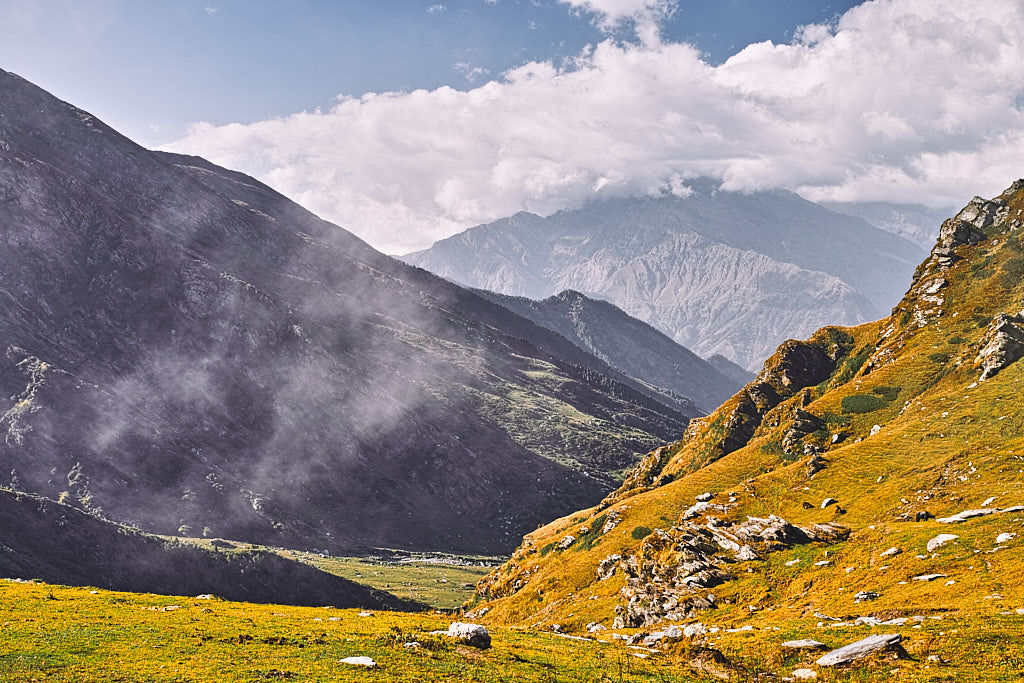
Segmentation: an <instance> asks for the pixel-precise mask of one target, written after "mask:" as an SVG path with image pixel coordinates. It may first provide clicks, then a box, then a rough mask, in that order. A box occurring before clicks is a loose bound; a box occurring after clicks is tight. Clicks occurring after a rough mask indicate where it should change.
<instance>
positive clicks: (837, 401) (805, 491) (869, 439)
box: [478, 181, 1024, 680]
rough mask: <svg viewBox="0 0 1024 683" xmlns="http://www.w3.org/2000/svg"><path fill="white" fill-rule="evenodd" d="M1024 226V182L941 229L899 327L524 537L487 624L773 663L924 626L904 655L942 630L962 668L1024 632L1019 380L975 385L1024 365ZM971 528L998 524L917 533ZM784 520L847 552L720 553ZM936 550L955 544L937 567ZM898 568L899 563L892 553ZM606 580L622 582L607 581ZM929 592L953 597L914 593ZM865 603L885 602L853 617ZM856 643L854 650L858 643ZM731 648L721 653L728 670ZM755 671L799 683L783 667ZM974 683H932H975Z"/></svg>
mask: <svg viewBox="0 0 1024 683" xmlns="http://www.w3.org/2000/svg"><path fill="white" fill-rule="evenodd" d="M1022 216H1024V182H1021V181H1019V182H1018V183H1016V184H1014V186H1013V187H1012V188H1010V190H1008V191H1007V192H1006V193H1004V194H1003V195H1002V196H1001V197H999V198H997V199H996V200H994V201H992V202H985V201H983V200H975V201H974V202H972V204H971V205H969V206H968V207H967V208H965V209H964V211H962V212H961V214H959V215H958V217H957V218H956V219H951V220H950V221H947V222H946V223H945V224H943V227H942V232H941V236H940V240H939V243H938V244H937V245H936V248H935V249H934V250H933V252H932V254H931V256H930V257H929V258H928V260H926V261H925V263H924V264H922V265H921V266H920V267H919V268H918V270H917V273H916V275H915V278H914V282H913V284H912V286H911V288H910V290H909V291H908V293H907V295H906V297H905V298H904V299H903V301H902V302H900V304H899V305H898V306H897V307H896V308H895V309H894V311H893V314H892V316H891V317H890V318H888V319H885V320H882V321H879V322H875V323H871V324H867V325H862V326H859V327H855V328H826V329H823V330H821V331H819V332H818V333H816V334H815V335H814V336H813V337H812V338H811V339H810V340H808V341H807V342H787V343H786V344H784V345H783V346H782V347H780V349H779V351H778V352H777V353H776V354H775V356H773V357H772V358H771V359H769V360H768V361H767V362H766V363H765V367H764V370H763V371H762V372H761V374H760V375H759V376H758V377H757V378H756V379H755V380H754V382H752V383H751V384H749V385H748V386H747V387H746V388H745V389H744V390H743V391H741V392H740V393H738V394H737V395H736V396H734V397H733V398H732V399H730V400H729V401H727V402H726V403H725V404H724V405H723V406H722V407H721V408H719V409H718V410H717V411H715V412H714V413H713V414H712V415H710V416H708V417H707V418H705V419H703V420H700V421H694V422H693V423H691V426H690V427H689V428H688V430H687V432H686V434H685V436H684V438H683V439H682V440H681V441H679V442H677V443H675V444H673V445H671V446H669V447H666V448H664V449H659V450H658V451H655V452H654V453H652V454H650V455H649V456H647V458H645V460H644V461H643V462H642V463H641V465H640V466H638V468H637V469H635V470H634V471H633V472H632V473H631V474H630V476H629V477H628V478H627V480H626V483H625V484H624V485H623V487H622V488H621V489H620V490H619V491H617V492H616V493H614V494H612V495H611V496H609V497H608V498H607V499H606V500H605V502H604V503H602V504H601V505H600V506H597V507H595V508H592V509H590V510H585V511H581V512H579V513H577V514H575V515H571V516H568V517H565V518H563V519H560V520H557V521H555V522H553V523H551V524H549V525H547V526H545V527H542V528H541V529H538V530H537V531H536V532H534V533H531V534H529V535H527V536H526V538H525V539H524V542H523V545H522V546H521V547H520V548H519V550H517V551H516V553H515V554H514V555H513V557H512V559H511V560H510V561H509V562H508V563H506V564H505V565H504V566H503V567H501V568H500V569H498V570H497V571H496V572H495V573H493V574H492V575H491V576H489V577H488V578H487V579H485V580H484V581H483V582H482V583H481V585H480V590H479V607H485V608H486V609H487V612H486V617H485V618H487V619H491V620H494V621H495V622H501V623H510V624H517V625H524V626H536V627H540V628H548V627H550V625H551V624H559V626H560V627H561V628H563V629H566V630H567V631H568V632H571V633H581V632H584V631H585V630H586V629H585V627H586V625H587V624H588V623H591V622H597V623H601V624H603V625H604V626H606V627H608V628H609V629H611V628H612V627H613V626H616V625H618V626H627V628H624V629H618V630H619V631H620V632H622V633H633V632H634V631H635V630H636V628H628V626H629V625H630V624H631V623H632V625H633V626H634V627H639V628H642V629H643V630H651V629H654V628H662V627H664V626H666V625H668V624H669V623H679V624H685V623H693V622H703V623H704V624H705V625H708V626H711V625H715V626H719V627H722V628H727V627H728V628H740V627H744V626H748V625H749V626H750V627H752V628H753V629H755V630H761V629H765V628H769V629H773V628H780V629H782V631H780V632H779V633H778V634H777V635H776V636H771V637H768V638H764V637H763V636H762V637H760V638H759V639H758V640H759V642H762V645H761V646H751V647H755V649H756V648H757V647H765V648H768V649H771V648H773V647H774V648H778V643H780V642H781V641H782V640H784V639H786V637H787V636H793V637H796V636H799V637H812V638H817V639H818V640H823V641H826V642H829V640H827V639H826V636H828V637H829V638H831V639H832V640H833V641H835V640H839V638H837V637H836V636H837V635H838V634H836V633H835V632H834V626H832V624H835V623H840V624H851V623H852V622H853V621H854V620H855V619H856V618H858V617H877V618H878V619H880V620H883V621H884V620H888V619H892V618H896V617H907V618H911V617H915V616H916V617H924V621H923V622H921V623H922V624H924V626H922V628H920V629H914V630H913V631H911V632H910V641H909V643H910V644H909V645H907V644H906V643H905V644H904V645H905V647H906V648H908V650H909V649H910V648H918V649H920V648H924V649H925V650H927V649H928V648H931V647H933V646H936V647H937V645H938V641H936V640H935V637H934V636H927V635H926V634H927V629H926V628H925V627H926V626H927V625H928V624H930V623H931V621H932V617H941V618H942V620H943V622H942V623H947V628H943V629H942V631H943V632H944V634H945V635H943V636H942V638H946V639H947V641H948V645H949V647H950V648H952V649H956V647H959V645H963V646H964V647H968V646H967V645H966V644H964V643H961V642H960V641H961V640H963V639H967V640H970V639H971V638H973V637H975V636H973V635H969V634H972V633H976V632H977V629H978V628H981V625H982V624H984V623H986V622H988V623H1000V624H1004V628H1013V629H1018V630H1019V628H1020V625H1021V620H1022V617H1021V616H1020V615H1018V614H1017V613H1016V612H1015V611H1014V610H1016V609H1019V608H1022V607H1024V566H1022V564H1021V562H1020V557H1021V544H1022V543H1024V510H1014V509H1013V508H1014V507H1015V506H1018V505H1021V504H1024V410H1022V408H1021V402H1020V392H1021V388H1022V380H1024V361H1021V362H1011V363H1008V364H1007V365H1006V367H1005V368H1003V369H1001V371H999V372H998V374H995V375H994V376H991V377H988V378H987V379H985V380H984V381H981V380H980V377H981V375H982V372H983V368H984V367H985V364H986V363H989V364H991V363H994V362H995V359H997V358H999V356H1000V354H1002V355H1003V356H1004V358H1003V360H1012V358H1013V357H1014V356H1015V354H1016V351H1015V349H1016V350H1017V351H1019V350H1021V349H1020V348H1017V347H1015V346H1014V342H1013V340H1012V337H1013V335H1014V334H1017V332H1014V329H1016V328H1015V326H1016V325H1017V323H1016V322H1013V321H1010V322H1009V323H1008V322H1007V319H1004V318H999V317H998V316H999V314H1009V315H1015V314H1017V313H1018V312H1019V311H1021V309H1022V308H1024V279H1022V275H1024V244H1022V239H1024V229H1022V226H1024V220H1022ZM1007 325H1008V326H1009V328H1013V329H1009V332H1007V329H1008V328H1007ZM1000 330H1003V335H1002V337H1000V334H999V332H1000ZM1020 330H1024V328H1020ZM1007 335H1008V336H1007ZM1000 339H1002V341H1003V345H1002V348H1001V350H1000V349H996V353H995V354H992V353H991V352H992V351H993V344H995V346H999V340H1000ZM1007 339H1009V341H1007ZM993 340H995V342H993ZM1021 348H1024V347H1021ZM986 357H987V358H988V361H986V360H985V358H986ZM703 493H714V494H716V497H715V498H714V499H713V500H711V501H710V504H711V505H715V506H721V507H712V508H705V509H703V510H702V509H700V508H696V509H691V506H693V505H694V504H695V502H696V497H697V496H698V495H701V494H703ZM829 498H832V499H835V500H836V501H837V503H826V500H827V499H829ZM990 499H991V500H990ZM823 503H825V505H824V507H823ZM1007 508H1010V509H1009V510H1007ZM969 509H986V510H989V511H991V510H998V511H999V512H996V513H994V514H986V515H984V516H977V517H973V518H970V519H967V520H966V521H963V522H961V523H942V522H940V521H936V520H934V519H929V520H927V521H921V522H915V521H914V520H915V518H916V516H917V515H918V513H925V512H927V513H930V514H931V515H934V516H937V517H939V518H942V517H947V516H951V515H955V514H956V513H959V512H961V511H964V510H969ZM688 510H689V513H687V511H688ZM769 515H778V516H780V517H782V518H784V519H785V520H788V521H789V522H791V523H792V524H794V525H799V526H801V527H804V528H805V529H812V525H814V524H822V523H831V524H834V525H836V526H835V527H830V528H832V529H842V530H843V532H844V533H846V532H848V534H849V535H848V538H847V539H846V540H840V538H841V536H842V535H841V534H836V535H835V536H834V537H832V538H829V539H828V540H827V541H824V542H821V541H819V542H809V543H808V542H803V541H801V542H797V543H776V542H774V541H771V542H768V541H765V540H764V539H762V538H756V539H754V540H753V541H750V543H749V547H750V550H751V552H752V553H753V555H754V557H755V558H756V559H740V558H741V555H740V554H739V553H735V552H733V551H729V550H727V549H726V548H725V547H722V546H720V545H717V541H715V540H714V538H713V537H725V536H728V535H729V534H736V533H740V532H742V531H743V529H744V528H745V527H744V522H745V521H746V520H747V517H748V516H756V517H761V518H765V517H768V516H769ZM659 529H660V530H662V531H658V530H659ZM943 533H945V534H952V535H955V536H957V538H955V539H953V540H951V541H949V542H947V543H946V544H944V545H941V546H934V547H933V548H931V549H929V548H928V547H927V546H928V545H929V541H931V540H932V539H934V538H935V537H936V536H938V535H939V534H943ZM1001 534H1006V535H1007V536H1002V537H1001V538H1002V540H1000V541H998V542H997V540H996V539H997V537H999V536H1000V535H1001ZM1013 534H1015V535H1013ZM569 537H572V540H571V541H570V540H568V539H569ZM695 538H698V539H700V538H703V539H705V540H706V541H707V543H709V544H710V547H708V548H703V546H700V544H699V543H698V541H696V540H694V539H695ZM773 546H774V547H773ZM890 548H897V549H898V552H896V551H893V552H890V553H889V554H883V553H885V551H887V550H888V549H890ZM695 549H696V550H695ZM615 555H619V556H621V559H616V558H615V557H614V556H615ZM602 562H604V563H605V564H604V565H603V567H602ZM599 568H602V569H603V570H604V571H605V573H606V574H607V573H608V571H609V570H610V569H611V568H614V569H615V571H614V574H612V575H611V576H610V577H608V578H604V579H601V578H599V576H598V571H599ZM701 572H704V574H701ZM929 574H931V575H934V574H941V575H942V576H939V577H930V578H931V580H927V579H923V578H922V579H915V577H927V576H928V575H929ZM861 592H866V593H870V594H871V595H867V596H861V597H862V599H861V600H860V601H858V600H857V598H856V597H855V596H856V595H857V594H858V593H861ZM709 594H713V596H714V597H713V599H711V598H710V597H709ZM583 596H586V597H585V598H583V599H581V598H582V597H583ZM702 602H703V603H704V604H703V606H704V607H708V606H709V605H708V603H710V608H702V605H701V603H702ZM677 603H678V604H677ZM479 607H478V609H479ZM822 614H824V615H827V616H829V617H834V618H836V619H838V620H839V621H837V622H832V621H830V620H829V619H826V618H823V617H821V616H816V615H822ZM616 617H618V618H619V621H618V622H617V621H616ZM645 620H646V622H645ZM946 620H953V621H954V622H955V623H957V624H958V626H957V627H956V629H955V630H952V629H949V628H948V622H947V621H946ZM935 621H938V620H935ZM623 622H625V623H623ZM913 623H914V622H907V624H905V625H904V626H910V628H913V626H911V624H913ZM641 624H643V625H642V626H641ZM845 628H846V629H848V630H849V629H854V630H855V629H857V628H859V629H860V630H862V631H863V630H865V629H864V627H853V626H847V627H845ZM901 628H903V627H901ZM894 629H895V630H900V629H899V628H895V627H889V630H894ZM854 630H850V632H849V634H847V632H846V630H844V631H842V633H843V635H844V638H843V639H842V640H845V641H846V642H849V641H850V640H853V639H855V638H853V637H852V636H853V633H854ZM867 630H871V629H867ZM874 631H875V632H879V629H878V628H875V629H874ZM956 633H959V635H957V637H956V638H952V636H951V634H956ZM730 639H731V636H726V637H722V636H715V637H712V638H709V641H715V642H717V641H721V642H720V645H721V646H722V647H723V648H725V649H728V643H729V642H730ZM983 640H984V639H983ZM954 641H955V642H954ZM697 642H701V638H697ZM1003 642H1005V641H1004V640H1003V638H1002V637H1001V636H999V635H998V634H997V633H995V634H993V635H992V637H991V638H990V639H989V640H987V641H985V642H982V643H976V644H975V646H972V647H974V648H975V649H974V650H973V654H970V655H969V656H968V655H964V656H965V657H966V660H965V661H977V662H978V663H981V664H985V666H995V665H994V664H993V663H994V662H997V661H998V658H999V656H1000V652H999V648H1000V647H1001V645H1000V644H1001V643H1003ZM830 644H831V643H830ZM716 647H717V645H716ZM730 656H735V657H739V658H743V657H746V656H749V651H747V650H746V646H744V648H741V651H739V652H735V653H734V654H733V655H730ZM955 656H957V655H954V654H952V652H949V651H946V650H943V653H942V657H944V658H946V659H950V658H951V657H955ZM927 665H929V664H928V662H927V659H926V658H925V657H917V658H916V661H913V660H906V663H904V664H901V665H899V666H900V667H911V669H912V670H913V671H914V672H915V673H914V674H913V675H914V676H915V677H917V676H921V677H923V678H927V677H928V676H930V675H931V674H926V672H925V669H924V668H923V667H925V666H927ZM762 666H764V667H767V669H766V670H772V671H774V672H775V673H788V672H786V671H784V670H783V669H784V668H785V667H784V666H781V664H780V662H775V663H774V664H772V663H771V661H766V663H764V664H762ZM787 666H788V665H787ZM748 672H749V670H748ZM819 673H820V674H822V675H825V674H824V673H823V672H821V671H819ZM968 673H969V672H966V671H964V672H960V674H959V675H958V674H957V673H956V672H955V671H954V670H948V671H947V670H943V671H942V672H941V673H940V672H936V675H940V678H941V679H942V680H950V678H948V676H949V675H954V676H955V677H956V680H972V679H971V678H970V675H968ZM960 675H963V678H961V677H959V676H960ZM974 675H976V676H978V680H997V679H999V676H1001V675H1002V674H1001V673H1000V672H999V670H998V668H995V669H986V670H985V672H984V674H982V673H981V672H977V673H975V674H974ZM915 679H916V678H915Z"/></svg>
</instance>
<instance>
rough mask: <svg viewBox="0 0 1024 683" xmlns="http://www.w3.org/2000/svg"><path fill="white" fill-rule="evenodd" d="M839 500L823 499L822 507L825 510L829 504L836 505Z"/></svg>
mask: <svg viewBox="0 0 1024 683" xmlns="http://www.w3.org/2000/svg"><path fill="white" fill-rule="evenodd" d="M838 502H839V501H838V500H836V499H835V498H826V499H825V500H823V501H821V509H822V510H824V509H825V508H827V507H828V506H829V505H835V504H836V503H838Z"/></svg>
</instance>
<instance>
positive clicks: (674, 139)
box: [167, 0, 1024, 253]
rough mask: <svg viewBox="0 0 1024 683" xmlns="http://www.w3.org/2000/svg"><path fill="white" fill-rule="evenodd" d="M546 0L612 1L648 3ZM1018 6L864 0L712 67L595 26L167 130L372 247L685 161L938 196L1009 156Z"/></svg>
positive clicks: (865, 190)
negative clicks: (519, 52)
mask: <svg viewBox="0 0 1024 683" xmlns="http://www.w3.org/2000/svg"><path fill="white" fill-rule="evenodd" d="M565 1H566V2H569V3H570V4H575V5H578V6H583V5H586V6H587V7H586V9H588V10H592V11H594V10H596V11H598V12H603V15H602V16H606V17H609V18H613V19H614V18H621V17H624V16H626V17H629V16H633V15H634V13H635V12H643V11H647V10H650V9H651V8H652V7H657V6H658V5H659V3H654V2H645V0H565ZM616 8H619V9H616ZM1020 26H1024V0H979V1H977V2H972V3H964V2H961V1H960V0H875V1H873V2H867V3H865V4H863V5H860V6H858V7H855V8H853V9H852V10H850V11H849V12H847V13H846V14H845V15H843V16H842V17H841V18H840V19H839V20H838V22H837V23H836V24H835V25H829V26H825V25H812V26H805V27H802V28H801V30H799V31H798V32H797V39H796V40H795V41H794V42H793V43H792V44H789V45H776V44H772V43H769V42H766V43H756V44H752V45H749V46H748V47H746V48H745V49H744V50H742V51H741V52H739V53H738V54H736V55H734V56H733V57H732V58H730V59H729V60H728V61H726V62H725V63H723V64H721V65H719V66H717V67H715V66H711V65H709V64H707V63H705V62H704V61H702V60H701V57H700V54H699V53H698V51H697V50H696V49H695V48H693V47H692V46H689V45H686V44H678V43H675V44H663V43H661V42H660V41H644V42H642V43H641V44H623V43H621V42H616V41H614V40H611V39H609V40H607V41H605V42H602V43H600V44H599V45H596V46H592V47H589V48H587V49H586V50H585V51H584V52H583V53H581V54H579V55H578V56H577V57H576V58H575V59H574V60H572V61H571V62H569V63H565V64H554V63H550V62H532V63H529V64H525V65H523V66H521V67H518V68H515V69H512V70H511V71H509V72H507V73H505V74H503V75H502V76H501V78H500V79H498V80H492V81H490V82H488V83H486V84H484V85H481V86H479V87H476V88H474V89H471V90H468V91H464V92H463V91H457V90H455V89H452V88H448V87H442V88H439V89H437V90H433V91H425V90H417V91H413V92H396V93H369V94H366V95H363V96H362V97H339V99H338V101H337V103H336V104H335V105H334V106H333V107H332V108H331V109H330V110H327V111H320V110H317V111H313V112H302V113H297V114H294V115H292V116H288V117H284V118H279V119H271V120H266V121H260V122H257V123H252V124H247V125H242V124H228V125H223V126H214V125H211V124H208V123H197V124H194V125H193V126H192V127H191V128H190V129H189V131H188V133H187V135H186V136H185V137H184V138H183V139H181V140H179V141H177V142H175V143H173V144H171V145H169V146H168V147H167V148H168V149H172V150H174V151H178V152H186V153H191V154H199V155H202V156H205V157H207V158H208V159H210V160H212V161H214V162H216V163H219V164H222V165H225V166H228V167H230V168H235V169H238V170H242V171H245V172H248V173H251V174H253V175H255V176H257V177H259V178H260V179H262V180H264V181H265V182H267V183H269V184H270V185H272V186H273V187H275V188H276V189H278V190H280V191H281V192H283V193H284V194H286V195H288V196H290V197H292V198H293V199H296V200H297V201H299V202H300V203H302V204H303V205H305V206H306V207H308V208H310V209H311V210H313V211H315V212H317V213H319V214H320V215H322V216H324V217H325V218H328V219H330V220H332V221H334V222H337V223H338V224H340V225H342V226H344V227H346V228H348V229H350V230H352V231H353V232H355V233H356V234H358V235H359V236H360V237H362V238H364V239H366V240H367V241H369V242H370V243H371V244H373V245H374V246H376V247H378V248H380V249H382V250H384V251H387V252H390V253H402V252H404V251H409V250H412V249H417V248H422V247H425V246H428V245H429V244H430V243H432V242H433V241H434V240H436V239H439V238H442V237H446V236H448V235H451V234H453V233H455V232H458V231H459V230H461V229H464V228H466V227H468V226H471V225H474V224H477V223H482V222H486V221H490V220H494V219H496V218H499V217H502V216H507V215H510V214H512V213H515V212H517V211H520V210H528V211H532V212H535V213H540V214H548V213H551V212H554V211H556V210H558V209H561V208H566V207H570V206H578V205H580V204H582V203H585V202H586V201H588V200H591V199H594V198H597V197H609V196H628V195H646V194H658V193H676V194H685V193H686V190H687V188H686V181H687V180H688V179H691V178H694V177H697V176H709V177H713V178H717V179H720V180H721V181H723V183H724V185H725V187H726V188H727V189H732V190H755V189H766V188H773V187H787V188H791V189H794V190H796V191H798V192H800V193H801V194H803V195H804V196H807V197H809V198H811V199H816V200H824V199H830V200H838V201H868V200H871V201H901V202H918V203H925V204H930V205H933V206H952V205H957V204H960V203H963V201H964V200H965V199H966V198H968V197H969V196H970V195H972V194H976V193H978V194H993V193H996V192H998V191H1000V190H1002V189H1003V188H1004V187H1005V186H1006V185H1008V184H1009V182H1010V181H1012V180H1013V179H1015V178H1017V177H1021V176H1024V34H1022V33H1021V32H1020V30H1019V27H1020Z"/></svg>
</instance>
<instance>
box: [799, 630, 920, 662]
mask: <svg viewBox="0 0 1024 683" xmlns="http://www.w3.org/2000/svg"><path fill="white" fill-rule="evenodd" d="M902 640H903V636H901V635H900V634H899V633H883V634H879V635H874V636H868V637H867V638H863V639H861V640H858V641H857V642H855V643H850V644H849V645H844V646H843V647H841V648H839V649H836V650H832V651H831V652H829V653H826V654H824V655H822V656H821V657H819V658H818V661H817V662H815V664H817V665H818V666H840V665H842V664H848V663H850V662H855V661H857V660H858V659H863V658H865V657H868V656H870V655H873V654H875V653H876V652H883V651H885V650H889V649H892V648H894V647H896V646H897V645H899V644H900V642H901V641H902Z"/></svg>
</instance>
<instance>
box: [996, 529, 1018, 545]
mask: <svg viewBox="0 0 1024 683" xmlns="http://www.w3.org/2000/svg"><path fill="white" fill-rule="evenodd" d="M1016 537H1017V534H1011V533H1008V532H1006V533H1001V534H999V535H998V536H996V543H1009V542H1010V541H1012V540H1013V539H1014V538H1016Z"/></svg>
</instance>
